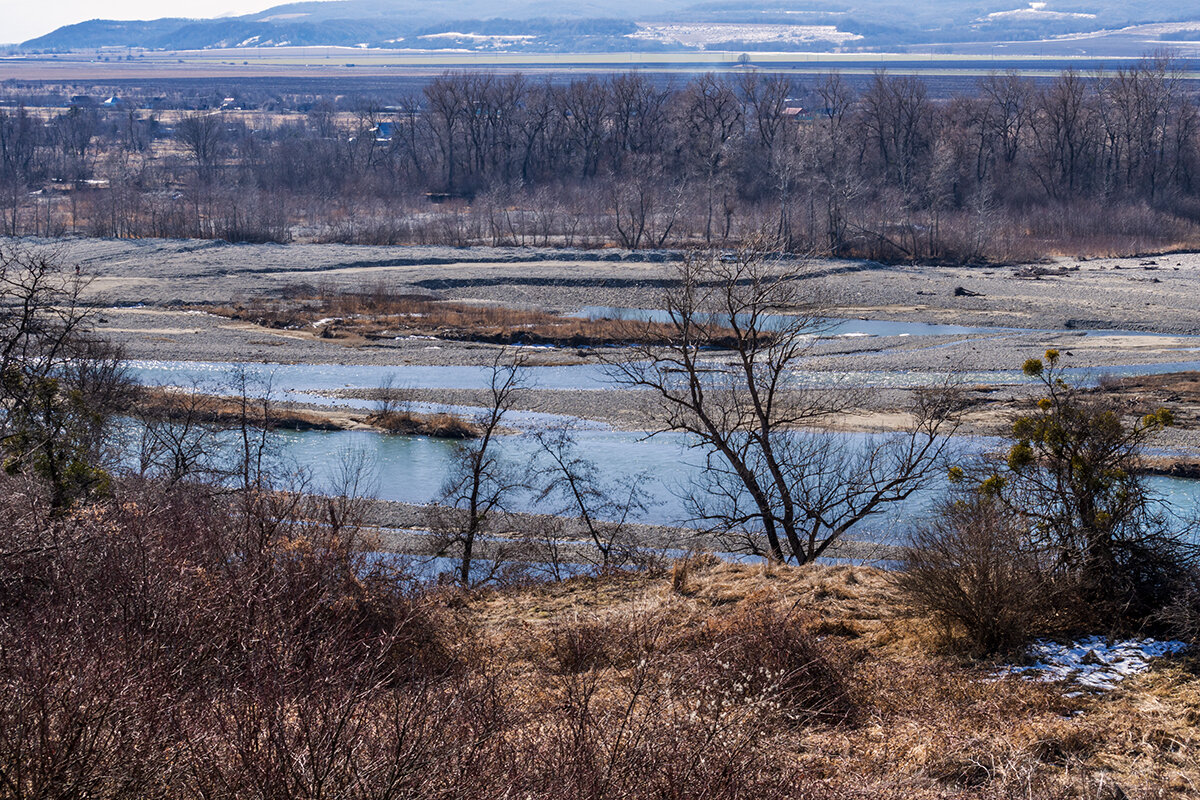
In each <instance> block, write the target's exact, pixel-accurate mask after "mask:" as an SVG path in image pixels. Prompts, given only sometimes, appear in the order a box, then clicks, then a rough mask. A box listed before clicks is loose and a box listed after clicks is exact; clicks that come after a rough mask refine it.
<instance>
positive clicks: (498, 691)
mask: <svg viewBox="0 0 1200 800" xmlns="http://www.w3.org/2000/svg"><path fill="white" fill-rule="evenodd" d="M3 488H4V492H3V493H2V495H0V504H3V510H4V513H5V515H6V518H8V519H9V520H10V521H11V522H12V523H13V524H11V525H10V526H7V527H6V528H5V533H3V534H0V608H2V609H3V614H2V615H0V645H2V646H0V680H3V683H4V686H5V691H4V692H3V693H0V781H2V782H3V788H2V791H0V793H2V794H3V796H5V797H35V796H93V797H116V796H142V797H160V798H193V797H206V798H232V797H244V796H248V795H250V796H265V797H292V796H304V797H325V798H366V797H379V796H408V797H423V798H452V797H453V798H501V797H513V796H533V797H539V798H551V800H554V799H555V798H564V799H565V798H580V797H585V798H610V797H613V798H615V797H621V798H663V797H670V798H742V797H745V798H763V797H765V798H829V799H830V800H832V798H860V799H862V800H865V799H866V798H880V797H883V798H906V799H907V798H914V799H915V800H921V799H923V798H947V800H948V799H949V798H986V799H988V800H992V799H993V798H994V799H996V800H999V799H1000V798H1064V800H1065V798H1069V797H1070V798H1080V797H1082V798H1095V799H1096V800H1099V798H1112V797H1128V798H1151V797H1155V798H1159V797H1181V798H1182V797H1187V796H1194V794H1195V791H1196V788H1197V786H1200V767H1198V765H1200V760H1198V759H1197V756H1200V735H1198V734H1197V732H1196V727H1195V723H1196V714H1195V708H1196V707H1197V702H1198V701H1200V690H1198V684H1197V681H1196V679H1195V677H1194V675H1193V674H1191V673H1190V672H1188V671H1187V667H1188V664H1187V663H1183V662H1176V663H1167V664H1164V665H1162V666H1159V667H1158V668H1157V669H1156V670H1155V671H1154V672H1152V673H1150V674H1149V675H1146V676H1142V677H1140V678H1136V679H1130V680H1129V681H1127V682H1126V684H1123V685H1122V688H1120V689H1119V690H1117V691H1116V692H1114V693H1112V694H1111V695H1108V696H1103V697H1090V696H1080V697H1075V698H1068V697H1065V696H1064V695H1063V692H1062V690H1061V689H1060V688H1059V687H1055V686H1050V685H1045V684H1032V683H1025V682H1020V681H1017V680H1015V679H1006V680H999V681H997V680H993V679H992V677H991V672H992V669H993V668H992V666H991V665H989V664H987V663H981V662H962V661H959V660H957V659H956V658H955V657H952V656H948V655H945V654H942V653H941V652H939V651H938V650H937V649H936V646H935V645H934V641H935V639H934V638H933V632H932V631H931V629H930V628H929V626H928V625H927V624H926V623H925V622H923V621H922V620H921V619H919V618H908V617H902V616H899V615H897V614H896V613H895V609H896V608H897V604H898V597H897V594H896V591H895V589H894V587H893V585H892V583H891V581H890V580H889V579H888V577H887V576H886V574H884V573H882V572H879V571H877V570H874V569H869V568H862V567H821V566H809V567H806V568H792V567H781V566H777V565H776V566H769V567H764V566H759V565H753V566H752V565H735V564H730V563H727V562H721V561H718V560H716V559H713V558H708V557H703V556H699V557H693V558H692V559H691V560H690V561H688V562H684V563H683V564H680V565H679V568H678V569H676V570H675V576H676V579H675V580H673V579H672V577H671V575H669V574H664V573H662V572H659V573H646V572H642V573H622V572H616V573H610V574H607V575H604V576H601V577H587V578H575V579H572V580H568V581H565V582H561V583H549V584H524V585H515V586H509V587H498V588H490V589H487V590H474V591H464V590H461V589H457V588H450V587H446V588H432V589H431V588H428V587H426V588H422V587H420V586H419V585H418V584H416V583H415V582H413V581H412V580H411V579H407V578H405V577H404V574H403V573H402V572H397V569H398V568H399V567H401V566H402V565H400V564H391V563H389V562H385V561H379V560H377V559H365V558H364V557H363V556H362V555H361V554H360V553H359V551H358V543H357V540H356V535H355V532H354V529H353V527H349V526H347V525H346V524H345V523H346V521H347V518H346V516H344V515H343V514H341V513H338V512H337V511H336V510H335V509H334V507H333V506H332V505H330V507H329V508H328V509H327V508H326V507H325V503H324V501H323V502H321V503H316V504H311V505H306V503H308V501H305V500H303V499H301V498H296V497H294V496H288V495H282V494H277V493H267V494H264V493H255V492H249V493H242V494H236V495H223V496H222V495H215V496H214V495H211V494H208V493H206V492H205V491H204V490H203V489H200V488H189V487H184V486H176V487H174V488H172V489H169V490H164V489H163V488H162V487H160V486H156V485H155V484H153V483H144V482H132V483H124V484H122V485H121V486H120V487H119V496H117V497H114V498H113V499H112V500H111V501H103V502H98V503H93V504H89V505H86V506H81V507H79V508H77V509H76V510H75V511H74V512H73V513H72V514H71V515H70V516H68V517H65V518H60V519H58V520H55V521H51V520H50V519H49V518H47V517H45V516H44V513H45V511H44V509H45V506H44V500H43V498H42V497H41V496H40V493H39V489H38V488H37V486H36V485H34V484H32V483H30V482H27V481H24V480H22V479H19V478H12V477H3ZM318 522H319V523H320V524H314V523H318ZM680 574H683V575H684V577H683V578H682V579H679V578H678V576H679V575H680Z"/></svg>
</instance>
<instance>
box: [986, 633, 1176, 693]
mask: <svg viewBox="0 0 1200 800" xmlns="http://www.w3.org/2000/svg"><path fill="white" fill-rule="evenodd" d="M1186 649H1187V644H1186V643H1185V642H1176V641H1158V640H1156V639H1126V640H1125V641H1120V642H1110V641H1109V640H1108V639H1106V638H1104V637H1103V636H1089V637H1087V638H1086V639H1080V640H1079V641H1077V642H1072V643H1071V644H1061V643H1059V642H1048V641H1040V642H1035V643H1034V644H1033V645H1032V646H1031V647H1030V648H1029V655H1030V657H1031V658H1032V659H1034V663H1032V664H1029V665H1027V666H1008V667H1004V668H1003V669H1001V670H1000V671H999V673H998V674H997V677H1004V676H1007V675H1019V676H1021V677H1023V678H1027V679H1029V680H1037V681H1044V682H1056V681H1065V682H1067V683H1071V684H1075V685H1077V686H1079V687H1081V688H1082V689H1087V690H1090V691H1094V692H1107V691H1110V690H1112V689H1115V688H1116V686H1117V684H1118V683H1120V682H1121V681H1123V680H1124V679H1125V678H1128V677H1129V676H1130V675H1138V674H1140V673H1143V672H1145V671H1146V670H1148V669H1150V662H1151V661H1152V660H1154V659H1156V658H1161V657H1163V656H1166V655H1171V654H1174V653H1179V652H1182V651H1183V650H1186ZM1077 694H1078V693H1073V695H1072V696H1075V695H1077Z"/></svg>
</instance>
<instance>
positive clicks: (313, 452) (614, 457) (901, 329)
mask: <svg viewBox="0 0 1200 800" xmlns="http://www.w3.org/2000/svg"><path fill="white" fill-rule="evenodd" d="M580 314H581V315H583V316H597V317H598V316H607V317H613V318H619V317H621V316H640V317H641V318H645V319H659V318H665V317H664V314H665V312H654V311H634V310H630V309H613V308H607V307H591V308H585V309H584V310H583V311H581V312H580ZM656 315H657V316H656ZM1035 332H1036V331H1024V330H1016V329H1005V328H980V327H970V326H958V325H936V324H929V323H912V322H885V321H872V320H835V321H830V322H829V323H828V325H827V326H826V327H825V328H824V329H823V331H822V335H825V336H947V335H979V334H1020V333H1035ZM1063 333H1079V332H1078V331H1069V332H1063ZM1117 333H1119V334H1121V335H1136V336H1155V335H1156V334H1146V333H1140V332H1136V331H1092V332H1089V335H1099V334H1117ZM1193 338H1196V339H1197V341H1200V337H1193ZM1197 369H1200V361H1177V362H1171V363H1164V364H1146V365H1127V366H1118V367H1108V368H1105V369H1104V370H1083V369H1078V370H1065V372H1066V373H1067V375H1066V377H1067V379H1068V380H1073V381H1077V382H1090V381H1094V380H1096V379H1097V377H1098V376H1099V374H1101V373H1103V374H1107V375H1115V376H1126V375H1146V374H1158V373H1165V372H1178V371H1183V370H1197ZM130 371H131V373H132V375H133V376H134V377H135V378H136V379H138V380H139V381H141V382H142V383H144V384H147V385H154V386H177V387H191V386H196V387H198V388H200V389H201V390H202V391H208V392H217V393H222V392H224V393H228V392H230V391H231V387H233V386H235V385H237V384H239V383H240V382H241V381H242V380H243V376H244V380H245V382H246V384H247V388H248V391H250V392H252V393H256V394H257V393H263V392H267V391H269V392H270V393H271V395H272V396H273V397H274V398H275V399H277V400H279V401H292V402H306V403H318V404H324V405H335V406H342V407H352V408H368V407H369V406H370V403H369V402H368V401H364V400H354V399H346V398H331V397H330V396H329V394H328V393H329V392H333V391H337V390H342V389H373V388H378V387H380V386H383V385H385V383H387V382H388V381H389V380H390V381H391V382H392V385H394V386H396V387H403V388H411V389H474V388H482V387H484V386H486V385H487V381H488V378H489V377H490V372H491V371H490V368H488V367H482V366H412V365H400V366H365V365H336V364H321V365H307V364H261V363H247V364H235V363H224V362H180V361H133V362H131V363H130ZM527 375H528V379H529V383H530V385H531V387H532V388H540V389H583V390H594V391H603V390H606V389H611V388H613V383H612V381H611V379H610V377H609V375H608V372H607V369H606V368H605V367H604V366H603V365H600V364H582V365H576V366H560V367H531V368H528V370H527ZM944 377H946V376H943V375H940V374H937V373H930V372H886V371H877V372H876V371H857V372H840V373H833V372H818V371H798V372H797V374H796V375H795V378H796V380H797V382H798V383H799V384H801V385H829V384H835V383H836V384H846V385H855V386H892V387H905V386H918V385H926V384H929V383H930V382H932V381H938V380H941V379H943V378H944ZM954 377H955V378H956V379H957V380H959V381H961V382H963V383H967V384H972V383H990V384H996V383H1002V384H1019V383H1025V382H1028V380H1029V379H1028V378H1026V377H1025V376H1023V375H1022V374H1021V373H1020V372H1019V371H1017V370H1008V371H980V372H974V373H969V374H961V373H957V374H955V376H954ZM415 410H451V411H453V410H461V409H454V408H453V407H450V406H435V405H430V404H418V406H417V407H416V409H415ZM507 422H508V424H509V425H510V426H513V427H517V428H535V427H544V426H546V425H552V424H562V423H564V422H569V423H571V424H573V425H574V426H575V427H576V428H577V431H576V434H575V435H576V438H577V441H578V443H579V447H580V449H581V451H582V453H583V454H584V455H586V457H588V458H589V459H591V460H592V461H594V462H595V463H596V465H597V467H598V468H599V472H600V474H601V475H623V476H633V475H643V476H645V481H644V484H643V486H644V489H645V491H646V492H647V495H648V499H649V502H648V504H647V505H648V508H649V512H648V513H647V515H646V516H645V518H644V519H642V520H640V521H642V522H647V523H652V524H665V525H682V526H686V525H688V524H689V514H688V507H687V503H686V501H685V497H686V495H687V493H688V487H689V486H692V485H694V483H695V480H696V477H697V475H698V473H699V472H700V471H702V470H703V469H704V454H703V452H702V451H700V450H699V449H697V448H693V447H689V446H688V445H689V440H688V439H687V438H685V437H684V436H682V435H677V434H666V435H658V436H654V437H646V436H645V435H642V434H637V433H628V432H620V431H613V430H608V429H606V428H605V426H603V425H600V424H598V423H587V422H585V421H582V420H571V419H570V418H564V417H556V416H554V415H548V414H537V413H533V412H516V413H514V414H512V415H511V417H509V418H508V420H507ZM844 435H846V436H860V437H861V435H860V434H844ZM277 436H278V442H279V444H280V450H281V454H282V455H283V457H284V458H285V459H287V460H288V461H289V462H291V463H293V464H295V465H299V466H303V467H305V468H306V469H307V470H309V471H310V473H311V475H312V476H313V479H314V481H315V482H316V486H317V487H318V488H328V487H329V486H331V485H332V483H333V481H334V472H335V471H336V465H337V464H338V463H339V458H338V455H339V454H340V453H343V452H346V451H350V450H353V451H362V452H364V453H365V454H366V455H367V456H368V457H369V458H368V461H369V462H370V463H372V464H373V465H374V471H375V475H374V477H375V481H376V483H377V485H378V492H377V494H378V496H379V497H380V498H382V499H387V500H398V501H403V502H408V503H425V502H429V501H431V500H433V499H435V498H436V497H437V495H438V492H439V490H440V488H441V486H442V483H443V481H444V480H445V477H446V474H447V472H448V470H449V467H450V465H451V463H452V461H453V459H454V448H455V443H453V442H450V441H446V440H440V439H432V438H428V437H421V436H388V435H381V434H376V433H371V432H362V431H339V432H322V431H304V432H297V431H281V432H278V433H277ZM989 444H990V443H988V442H985V441H981V440H967V439H963V440H961V441H960V443H959V447H960V448H961V450H962V451H963V453H964V454H966V453H969V452H971V451H979V450H982V449H985V448H986V447H987V446H989ZM499 448H500V451H501V452H502V453H503V454H504V456H505V457H507V458H509V459H511V460H512V461H513V462H514V463H517V464H523V465H528V464H529V463H530V462H531V460H532V458H533V454H534V450H535V445H534V443H533V442H532V441H531V439H530V438H529V437H527V436H506V437H502V439H501V440H500V443H499ZM1149 483H1150V486H1151V488H1152V489H1153V490H1154V492H1155V493H1156V494H1157V495H1159V496H1160V497H1162V498H1163V499H1164V500H1165V501H1166V502H1167V503H1168V504H1169V506H1170V508H1171V509H1173V511H1175V512H1176V513H1178V514H1180V515H1184V516H1186V515H1190V514H1193V513H1197V512H1200V482H1198V481H1191V480H1182V479H1175V478H1165V477H1152V478H1150V479H1149ZM938 493H939V492H938V491H927V492H923V493H920V494H918V495H916V496H914V497H913V498H911V499H910V500H908V501H906V502H905V503H903V504H898V505H895V506H892V507H891V508H889V510H888V511H887V512H886V513H884V514H881V515H879V516H877V517H873V518H871V519H869V520H867V521H865V522H864V523H863V524H861V525H860V526H858V528H857V529H856V530H855V531H854V535H855V537H857V538H862V539H867V540H872V541H879V542H885V543H892V542H898V541H902V540H903V539H904V538H905V536H906V532H907V530H908V529H909V527H910V526H911V524H912V522H913V520H914V518H916V517H919V516H920V515H921V514H922V513H923V512H925V511H927V510H928V509H929V508H930V506H931V503H932V502H933V500H934V498H935V497H936V496H937V495H938ZM514 506H515V507H514V509H513V510H523V511H539V510H545V509H541V508H538V507H537V506H536V504H535V503H534V499H533V497H532V496H530V495H526V496H520V497H518V498H517V499H516V502H515V504H514Z"/></svg>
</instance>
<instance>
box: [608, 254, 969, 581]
mask: <svg viewBox="0 0 1200 800" xmlns="http://www.w3.org/2000/svg"><path fill="white" fill-rule="evenodd" d="M772 251H773V248H772V247H771V240H770V239H766V238H758V239H756V240H754V241H753V243H752V244H751V245H748V246H745V247H742V248H740V249H739V250H736V251H734V252H732V253H722V252H719V251H708V252H698V253H693V254H691V255H690V256H689V257H688V258H687V259H685V261H684V262H683V264H682V265H681V266H680V268H679V275H678V281H677V283H676V285H675V287H674V288H672V289H670V290H669V291H667V293H666V294H665V296H664V298H663V301H664V303H665V306H666V309H667V312H668V313H669V314H670V323H669V324H670V325H671V326H672V328H673V329H674V336H673V338H672V340H671V341H670V343H669V344H668V345H667V346H666V347H656V346H642V347H639V348H636V351H637V352H636V354H635V355H634V356H633V358H632V359H631V360H616V359H613V360H611V361H610V362H609V364H610V370H611V372H612V374H613V376H614V378H615V379H616V380H617V381H618V382H620V383H622V384H624V385H626V386H631V387H640V388H645V389H648V390H650V391H652V392H653V393H654V395H655V397H656V398H657V400H658V407H659V418H658V425H659V428H658V430H659V431H677V432H681V433H685V434H687V435H688V436H689V437H690V438H691V441H692V443H693V446H695V447H698V448H701V449H703V450H704V451H705V453H706V455H707V459H708V460H707V467H708V468H707V469H706V470H705V471H704V472H703V473H702V476H701V477H700V478H699V480H698V482H697V485H696V486H695V487H694V488H695V492H694V494H693V496H692V498H691V501H692V506H693V512H694V514H695V516H696V518H697V520H700V521H703V522H705V523H707V524H708V525H709V526H710V527H711V528H712V529H713V530H714V531H715V532H717V533H718V534H722V535H724V536H727V537H729V539H730V541H731V542H736V543H737V544H738V546H739V547H741V548H743V549H747V550H749V551H751V552H756V553H765V554H766V555H768V556H769V557H771V558H774V559H778V560H781V561H782V560H792V561H794V562H796V563H800V564H803V563H807V562H810V561H812V560H813V559H815V558H817V557H819V556H821V555H822V554H824V553H825V552H826V550H827V549H828V548H829V547H830V546H831V545H833V544H834V543H835V542H836V541H837V540H838V539H839V538H841V537H842V536H843V535H844V534H845V533H846V532H847V531H849V530H850V529H851V528H852V527H854V525H856V524H857V523H859V522H861V521H862V520H864V519H866V518H867V517H869V516H871V515H873V514H877V513H879V512H880V511H882V510H883V509H884V508H885V507H887V505H888V504H889V503H893V502H896V501H899V500H903V499H905V498H907V497H909V496H911V495H912V494H913V493H914V492H915V491H917V490H918V489H920V488H922V487H924V486H927V485H929V484H930V483H931V481H932V480H933V478H934V476H935V475H936V474H937V467H938V465H939V463H940V460H941V458H942V456H943V454H944V452H945V450H946V447H947V444H948V441H949V436H950V434H951V433H953V432H954V430H955V429H956V426H957V413H956V412H957V409H958V406H957V403H956V402H955V398H954V394H953V393H952V392H950V391H948V390H947V391H928V392H920V393H918V394H917V399H916V401H915V402H914V403H913V406H912V407H911V408H910V409H909V415H910V418H911V422H910V424H909V425H908V427H907V429H906V430H904V431H902V432H900V433H896V434H894V435H888V436H880V437H872V438H869V439H867V440H865V441H857V440H855V439H854V438H853V437H847V436H843V435H835V434H830V433H826V432H822V431H820V430H814V428H818V427H820V426H827V425H829V424H831V423H836V422H837V420H838V417H839V415H840V414H842V413H843V412H845V411H846V410H848V409H849V408H851V407H854V406H855V405H856V403H857V402H858V400H859V398H857V397H856V393H855V392H853V391H851V390H847V389H820V388H813V387H811V386H805V385H804V383H803V381H802V380H801V379H799V377H798V375H797V373H798V372H799V371H800V368H801V361H802V360H803V359H804V358H805V357H806V356H807V355H808V354H809V352H810V349H811V347H812V344H813V342H814V341H815V339H816V336H818V335H819V334H820V333H821V331H822V329H823V327H824V326H825V324H826V323H824V322H823V320H822V319H821V317H820V312H821V311H822V309H823V305H822V304H821V302H820V295H819V293H818V292H817V291H815V290H814V289H813V288H812V287H813V284H812V279H811V278H808V277H807V276H806V275H805V271H806V263H805V262H804V261H803V260H799V261H785V260H782V259H779V258H777V257H774V256H772V255H771V252H772ZM721 348H724V349H725V350H726V351H727V353H728V354H727V355H726V356H724V357H719V356H716V355H714V352H713V351H714V350H715V349H721ZM764 539H765V548H764V547H763V546H762V544H761V542H762V541H763V540H764Z"/></svg>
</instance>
